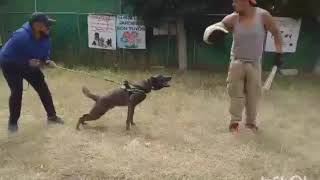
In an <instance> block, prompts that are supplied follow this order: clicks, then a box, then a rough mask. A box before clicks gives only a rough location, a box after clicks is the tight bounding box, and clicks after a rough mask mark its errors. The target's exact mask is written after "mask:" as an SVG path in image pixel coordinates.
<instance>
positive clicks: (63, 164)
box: [0, 70, 320, 180]
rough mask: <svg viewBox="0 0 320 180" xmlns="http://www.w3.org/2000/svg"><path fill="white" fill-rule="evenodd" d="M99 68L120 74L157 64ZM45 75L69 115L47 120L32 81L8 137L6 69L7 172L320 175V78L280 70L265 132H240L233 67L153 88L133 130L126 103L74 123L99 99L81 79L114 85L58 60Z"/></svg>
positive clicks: (315, 178) (232, 179) (3, 157)
mask: <svg viewBox="0 0 320 180" xmlns="http://www.w3.org/2000/svg"><path fill="white" fill-rule="evenodd" d="M92 73H94V74H96V75H99V76H101V77H103V76H106V77H109V78H112V79H118V80H122V79H129V80H139V79H143V78H146V77H148V76H149V75H150V74H151V73H142V72H133V71H130V72H118V73H111V72H108V71H94V72H92ZM169 73H172V72H169ZM173 74H174V73H173ZM46 75H47V80H48V84H49V86H50V88H51V91H52V94H53V97H54V100H55V104H56V108H57V111H58V113H59V114H60V115H61V116H62V117H64V118H65V121H66V125H64V126H47V125H46V121H45V119H46V117H45V113H44V110H43V108H42V106H41V104H40V101H39V98H38V97H37V95H36V94H35V93H34V91H33V89H32V88H30V89H29V90H28V91H26V92H25V93H24V100H23V113H22V114H23V115H22V117H21V120H20V132H19V133H18V134H17V135H14V136H9V137H8V134H7V131H6V128H7V118H8V109H7V108H8V107H7V98H8V93H9V91H8V88H7V86H6V84H5V81H4V80H3V78H2V76H1V78H0V92H1V94H0V119H1V121H0V180H7V179H8V180H15V179H19V180H23V179H28V180H29V179H30V180H31V179H32V180H33V179H36V180H38V179H48V180H55V179H58V180H60V179H61V180H62V179H63V180H64V179H66V180H78V179H79V180H80V179H88V180H89V179H92V180H94V179H137V180H138V179H139V180H140V179H146V180H149V179H159V180H160V179H161V180H162V179H164V180H167V179H168V180H171V179H172V180H173V179H181V180H182V179H183V180H184V179H210V180H260V179H261V177H262V176H264V177H266V178H270V179H271V178H273V177H275V176H283V177H285V179H284V180H287V179H288V180H290V177H292V176H293V175H299V176H301V177H302V176H306V177H307V179H308V180H319V179H320V141H319V137H320V130H319V129H320V117H319V115H320V112H319V111H320V103H319V100H320V83H319V82H320V81H319V79H317V78H315V77H311V76H302V77H296V78H284V77H282V78H278V79H277V80H276V82H275V84H274V86H273V89H272V90H271V91H270V92H268V93H267V94H264V97H263V100H262V103H261V107H260V116H259V126H260V128H261V131H260V133H259V134H256V135H254V134H253V133H251V132H250V131H248V130H246V129H243V128H242V129H241V131H240V133H239V134H238V135H237V136H234V135H231V134H230V133H229V132H228V131H227V126H228V123H229V122H228V120H229V116H228V96H227V94H226V91H225V76H224V75H215V74H210V73H206V72H195V71H194V72H188V73H187V74H185V75H184V76H178V75H174V79H173V82H171V85H172V87H171V88H168V89H165V90H163V91H159V92H155V93H152V94H150V96H148V98H147V100H146V101H144V102H143V103H142V104H141V105H140V106H139V107H138V108H137V109H136V114H135V117H134V119H135V122H136V123H137V126H136V127H134V128H133V129H132V130H131V131H130V132H126V131H125V119H126V113H127V110H126V108H116V109H114V110H112V111H110V112H109V113H108V114H106V115H105V116H104V117H103V118H101V119H100V120H99V121H96V122H93V123H91V124H90V126H88V127H87V128H86V129H83V130H81V131H76V130H75V124H76V121H77V119H78V117H80V116H81V115H82V114H84V113H86V112H88V110H89V109H90V108H91V106H92V104H93V102H92V101H91V100H89V99H87V98H85V97H84V96H83V95H82V93H81V87H82V86H83V85H86V86H88V87H90V89H91V90H92V91H93V92H98V93H106V92H107V91H108V90H110V89H112V88H114V87H116V86H115V85H113V84H110V83H107V82H104V81H101V80H98V79H92V78H89V77H86V76H82V75H77V74H72V73H69V72H62V71H59V70H49V71H46ZM296 179H297V178H296Z"/></svg>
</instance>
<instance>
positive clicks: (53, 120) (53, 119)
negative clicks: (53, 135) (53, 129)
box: [48, 116, 64, 124]
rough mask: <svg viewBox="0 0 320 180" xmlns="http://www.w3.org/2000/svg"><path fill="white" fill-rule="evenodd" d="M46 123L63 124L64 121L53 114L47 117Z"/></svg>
mask: <svg viewBox="0 0 320 180" xmlns="http://www.w3.org/2000/svg"><path fill="white" fill-rule="evenodd" d="M48 123H49V124H64V121H63V120H62V119H61V118H60V117H58V116H55V117H48Z"/></svg>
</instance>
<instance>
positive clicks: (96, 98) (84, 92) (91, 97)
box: [82, 87, 99, 101]
mask: <svg viewBox="0 0 320 180" xmlns="http://www.w3.org/2000/svg"><path fill="white" fill-rule="evenodd" d="M82 92H83V94H84V95H85V96H87V97H88V98H90V99H92V100H94V101H98V99H99V96H97V95H95V94H92V93H91V92H90V90H89V89H88V88H87V87H82Z"/></svg>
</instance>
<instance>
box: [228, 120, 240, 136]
mask: <svg viewBox="0 0 320 180" xmlns="http://www.w3.org/2000/svg"><path fill="white" fill-rule="evenodd" d="M229 131H230V132H232V133H234V132H238V131H239V123H235V122H234V123H231V124H230V125H229Z"/></svg>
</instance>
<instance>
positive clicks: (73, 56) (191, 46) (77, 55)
mask: <svg viewBox="0 0 320 180" xmlns="http://www.w3.org/2000/svg"><path fill="white" fill-rule="evenodd" d="M34 2H35V1H34V0H10V1H9V3H8V4H7V5H6V6H5V7H0V12H1V17H0V33H1V37H2V39H3V41H5V40H6V39H8V37H9V35H10V33H11V32H13V31H14V30H16V29H17V28H19V27H20V26H21V25H22V24H23V23H24V22H25V21H27V19H28V18H29V17H30V15H31V13H32V12H33V11H34V9H35V4H34ZM36 7H37V10H38V11H42V12H47V13H48V14H50V16H51V17H53V18H55V19H56V20H57V24H56V25H55V26H54V27H53V30H52V41H53V49H52V53H53V55H52V58H53V59H55V60H57V61H60V62H64V63H65V64H67V65H69V66H72V65H79V64H81V65H88V66H92V67H106V66H107V67H110V66H112V65H114V64H120V65H121V66H123V67H137V66H143V65H144V64H146V61H147V59H148V58H147V51H148V52H149V54H150V57H151V58H150V62H149V63H150V64H151V65H154V66H159V65H160V66H173V67H177V64H178V61H177V49H176V42H175V36H155V37H153V38H152V39H151V40H150V44H149V47H148V50H147V51H145V50H123V49H118V50H116V51H106V50H97V49H89V48H88V32H87V31H88V29H87V28H88V27H87V15H88V13H98V14H99V13H103V14H105V13H110V14H114V15H116V14H119V13H120V11H121V7H120V1H119V0H91V1H88V0H54V1H50V0H37V5H36ZM197 18H198V17H197ZM220 19H221V17H205V18H204V17H199V18H198V19H196V18H195V19H192V20H191V23H196V24H187V26H188V27H191V28H188V45H187V47H188V51H187V52H188V64H189V67H190V68H201V69H212V70H215V71H226V70H227V67H228V62H229V54H230V47H231V42H232V37H231V36H228V37H227V40H226V41H225V42H223V43H221V44H219V45H216V46H213V47H212V46H208V45H206V44H204V43H203V42H202V33H203V31H204V29H205V27H206V26H208V25H210V24H212V23H214V22H217V21H219V20H220ZM188 23H190V22H188ZM197 23H198V24H197ZM319 30H320V28H319V25H317V24H315V23H313V22H312V21H309V20H303V24H302V29H301V34H300V38H299V44H298V49H297V52H296V53H294V54H287V55H285V60H286V64H285V66H286V67H294V68H299V69H303V70H311V69H312V67H313V65H314V64H315V61H316V58H317V56H318V55H319V52H318V51H319V50H320V49H319V42H320V41H319V38H318V39H317V38H316V37H318V34H317V32H319ZM272 57H273V56H272V54H271V53H268V54H265V56H264V67H265V68H267V69H269V68H270V66H271V62H272Z"/></svg>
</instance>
